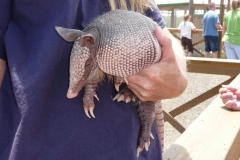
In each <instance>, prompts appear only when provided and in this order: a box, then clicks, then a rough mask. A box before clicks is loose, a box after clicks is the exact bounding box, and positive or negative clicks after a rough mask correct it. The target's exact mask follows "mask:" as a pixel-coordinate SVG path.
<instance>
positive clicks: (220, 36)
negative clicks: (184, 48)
mask: <svg viewBox="0 0 240 160" xmlns="http://www.w3.org/2000/svg"><path fill="white" fill-rule="evenodd" d="M168 30H169V31H170V32H171V33H172V35H173V36H174V37H175V38H177V39H178V40H181V37H180V36H179V34H177V33H180V32H179V30H178V29H177V28H168ZM202 31H203V30H202V29H196V31H192V34H199V35H200V36H201V35H202ZM218 35H219V43H220V52H219V53H218V58H221V57H222V50H223V45H222V43H221V39H222V31H221V30H219V31H218ZM201 43H204V38H203V37H202V39H201V40H199V41H197V42H195V43H193V50H194V51H195V52H197V53H198V54H199V55H200V56H202V57H204V55H203V53H202V52H201V51H199V50H198V49H196V47H195V46H197V45H198V44H201Z"/></svg>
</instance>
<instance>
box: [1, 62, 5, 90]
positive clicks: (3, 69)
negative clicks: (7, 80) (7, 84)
mask: <svg viewBox="0 0 240 160" xmlns="http://www.w3.org/2000/svg"><path fill="white" fill-rule="evenodd" d="M5 70H6V62H5V61H4V60H3V59H0V87H1V85H2V79H3V76H4V73H5Z"/></svg>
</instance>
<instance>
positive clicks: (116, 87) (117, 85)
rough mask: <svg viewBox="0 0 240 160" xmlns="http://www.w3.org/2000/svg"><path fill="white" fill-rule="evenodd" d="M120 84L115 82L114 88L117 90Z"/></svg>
mask: <svg viewBox="0 0 240 160" xmlns="http://www.w3.org/2000/svg"><path fill="white" fill-rule="evenodd" d="M120 85H121V84H115V89H116V91H118V92H119V87H120Z"/></svg>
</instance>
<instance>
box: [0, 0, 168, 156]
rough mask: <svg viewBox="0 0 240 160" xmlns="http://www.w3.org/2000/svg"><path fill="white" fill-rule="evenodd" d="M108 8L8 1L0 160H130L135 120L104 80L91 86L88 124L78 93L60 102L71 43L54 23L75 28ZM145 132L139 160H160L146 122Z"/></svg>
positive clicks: (52, 0) (84, 2)
mask: <svg viewBox="0 0 240 160" xmlns="http://www.w3.org/2000/svg"><path fill="white" fill-rule="evenodd" d="M1 5H4V4H1ZM109 9H110V8H109V5H108V1H107V0H98V1H89V0H67V1H66V0H58V1H56V0H49V1H48V2H46V1H39V0H32V1H29V0H20V1H18V0H13V1H12V9H11V12H10V13H9V14H11V15H12V17H11V19H10V22H9V25H8V29H7V32H6V34H5V45H6V52H7V60H8V69H7V72H6V74H5V77H4V79H3V83H2V87H1V89H0V107H1V108H0V121H1V122H3V124H0V128H1V129H0V141H1V145H0V159H1V160H5V159H11V160H12V159H13V160H16V159H17V160H28V159H39V160H45V159H51V160H53V159H58V160H60V159H72V160H74V159H77V160H78V159H88V160H93V159H94V160H95V159H99V160H108V159H119V160H122V159H132V160H134V159H137V158H136V149H137V138H138V132H139V127H140V123H139V118H138V115H137V112H136V110H135V108H134V107H133V106H132V104H131V103H128V104H126V103H125V102H116V101H113V100H112V98H113V97H114V96H115V95H116V93H117V92H116V91H115V89H114V85H113V84H112V82H111V81H108V80H107V79H105V80H104V81H102V82H101V84H100V85H99V87H98V88H97V92H96V93H97V95H98V97H99V99H100V101H97V100H94V102H95V109H94V113H95V116H96V119H93V118H92V119H89V118H88V117H87V116H86V115H85V113H84V109H83V102H82V96H83V90H82V91H81V92H80V93H79V95H78V96H77V97H76V98H74V99H67V98H66V93H67V89H68V83H69V57H70V52H71V49H72V45H73V43H68V42H66V41H65V40H63V39H62V38H61V37H60V36H59V35H58V33H57V32H56V31H55V26H61V27H65V28H73V29H83V28H84V27H86V25H87V24H89V23H90V22H91V21H92V20H93V19H94V18H96V17H97V16H98V15H100V14H103V13H104V12H107V11H109ZM149 15H150V16H151V13H150V14H149ZM152 17H153V18H155V20H159V19H160V20H161V17H159V16H156V14H155V13H153V14H152ZM161 23H163V22H161ZM152 132H153V135H154V137H155V139H154V140H151V145H150V148H149V151H148V152H146V151H143V152H142V153H141V154H140V157H139V159H161V153H160V150H161V148H160V144H159V139H158V136H157V132H156V128H155V126H154V125H153V130H152ZM6 133H8V134H6Z"/></svg>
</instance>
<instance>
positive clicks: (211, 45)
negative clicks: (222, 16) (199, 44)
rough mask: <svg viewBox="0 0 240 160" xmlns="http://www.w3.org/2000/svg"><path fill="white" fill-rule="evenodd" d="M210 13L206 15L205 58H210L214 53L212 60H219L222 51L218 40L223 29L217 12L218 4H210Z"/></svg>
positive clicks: (204, 28)
mask: <svg viewBox="0 0 240 160" xmlns="http://www.w3.org/2000/svg"><path fill="white" fill-rule="evenodd" d="M208 9H209V11H208V12H207V13H205V14H204V16H203V20H202V24H203V36H204V41H205V53H204V56H205V57H208V55H209V52H210V51H212V58H217V55H218V52H219V51H220V43H219V38H218V30H221V29H222V27H221V25H220V22H219V17H218V15H217V13H215V10H216V4H215V3H214V2H211V3H209V5H208Z"/></svg>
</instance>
